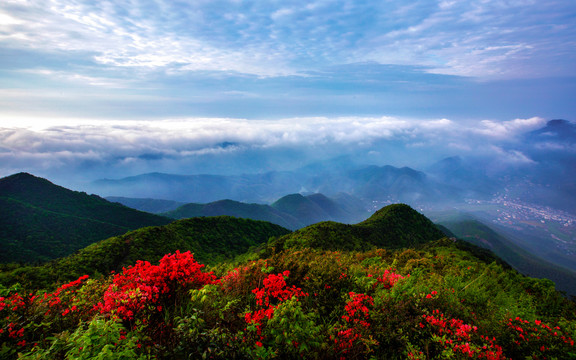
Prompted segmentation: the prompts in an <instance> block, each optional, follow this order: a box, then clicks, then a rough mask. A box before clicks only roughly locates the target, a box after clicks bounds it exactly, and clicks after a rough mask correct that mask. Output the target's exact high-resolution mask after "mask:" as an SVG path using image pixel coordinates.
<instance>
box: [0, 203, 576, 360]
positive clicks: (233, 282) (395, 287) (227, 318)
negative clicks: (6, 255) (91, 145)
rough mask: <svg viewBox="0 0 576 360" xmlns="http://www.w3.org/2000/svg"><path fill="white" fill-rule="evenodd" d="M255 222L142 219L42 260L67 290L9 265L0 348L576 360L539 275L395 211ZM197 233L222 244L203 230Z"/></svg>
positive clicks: (2, 292) (183, 355)
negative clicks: (157, 222) (148, 223)
mask: <svg viewBox="0 0 576 360" xmlns="http://www.w3.org/2000/svg"><path fill="white" fill-rule="evenodd" d="M226 224H228V225H226ZM266 224H267V223H263V222H255V221H249V220H241V219H235V218H230V217H222V218H219V217H217V218H198V219H194V220H190V221H186V220H183V221H179V222H176V223H174V224H171V225H168V226H161V227H149V228H144V229H141V230H138V231H134V232H131V233H128V234H126V235H124V236H121V237H115V238H111V239H107V240H104V241H101V242H98V243H96V244H94V245H92V246H90V247H88V248H86V249H84V250H82V251H80V252H79V253H77V254H74V255H71V256H69V257H67V258H64V259H62V260H59V261H56V262H53V263H51V264H50V263H49V264H46V265H45V266H53V268H54V269H56V268H59V269H60V270H59V271H66V269H68V270H69V271H71V272H74V271H76V272H75V273H73V275H74V276H73V279H71V281H69V280H66V282H64V283H62V282H60V283H57V282H58V281H61V275H57V276H55V277H53V278H51V279H48V278H46V279H44V281H43V282H40V283H37V284H36V285H34V284H33V282H29V283H27V284H26V283H25V282H18V283H14V282H13V281H12V282H10V283H11V285H6V284H8V282H9V281H10V279H11V277H12V279H14V278H13V276H22V274H20V275H18V272H17V269H13V270H11V271H5V272H4V273H3V276H4V277H3V279H2V283H3V284H4V286H2V287H0V329H1V332H0V343H1V344H2V348H1V350H0V357H2V358H17V357H18V358H21V359H47V358H50V359H152V358H159V359H196V358H220V359H234V358H235V359H253V358H259V359H269V358H299V357H306V358H318V359H333V358H342V359H359V358H365V359H368V358H379V359H446V358H453V359H468V358H477V359H524V358H531V359H544V358H547V359H554V358H556V359H567V358H574V357H576V351H575V350H574V340H573V339H574V338H575V336H576V334H575V333H576V318H575V317H576V312H575V310H576V308H575V307H574V303H573V302H571V301H569V300H568V299H567V298H565V297H564V296H563V295H562V294H561V293H559V292H557V291H556V290H555V289H554V284H553V283H552V282H551V281H549V280H541V279H533V278H528V277H525V276H523V275H521V274H520V273H518V272H517V271H515V270H514V269H512V268H511V267H509V266H508V265H507V264H506V263H504V262H503V261H502V260H500V259H498V258H496V257H495V256H494V255H492V254H491V253H490V252H489V251H487V250H484V249H481V248H478V247H476V246H474V245H471V244H469V243H465V242H463V241H460V240H457V239H455V238H450V237H446V236H445V234H444V233H443V232H442V231H440V229H438V228H437V227H436V226H435V225H434V224H432V223H431V222H430V221H429V220H428V219H426V218H425V217H423V216H422V215H421V214H419V213H418V212H416V211H414V210H413V209H411V208H410V207H408V206H406V205H391V206H388V207H385V208H383V209H382V210H381V211H378V212H377V213H376V214H374V215H373V216H372V217H371V218H370V219H368V220H366V221H364V222H362V223H359V224H357V225H344V224H338V223H332V222H327V223H321V224H316V225H312V226H310V227H307V228H304V229H301V230H299V231H297V232H294V233H288V231H286V230H284V229H282V228H280V227H277V226H275V225H273V226H272V227H270V226H269V225H266ZM226 226H228V227H226ZM194 227H196V229H197V230H198V229H201V230H202V231H192V230H189V229H191V228H192V229H193V228H194ZM209 229H213V230H214V231H215V232H216V233H218V232H219V235H218V236H217V237H218V238H219V239H221V240H220V242H218V241H215V240H214V239H213V238H203V237H202V234H203V233H209ZM247 231H252V233H250V234H249V233H248V232H247ZM273 232H277V233H276V234H275V235H272V234H271V233H273ZM226 234H228V235H226ZM264 237H266V238H265V239H264ZM241 239H244V240H241ZM347 239H349V241H347ZM166 243H171V244H172V245H173V246H174V247H177V248H178V249H174V248H171V249H169V247H164V245H165V244H166ZM235 243H238V244H242V246H238V247H235V248H234V247H233V244H235ZM172 245H170V246H172ZM212 245H213V246H212ZM229 248H232V249H233V250H231V251H230V252H228V250H227V249H229ZM118 249H122V250H121V251H120V252H118V251H119V250H118ZM147 249H154V252H153V253H152V252H151V253H147V251H148V250H147ZM206 249H217V250H214V252H212V251H211V250H210V251H208V250H206ZM218 249H219V250H218ZM190 250H191V251H190ZM162 251H166V253H165V254H163V255H159V254H160V253H161V252H162ZM120 253H121V254H122V255H121V256H119V255H118V254H120ZM196 253H197V254H196ZM104 254H109V256H104ZM115 254H116V255H115ZM223 254H227V256H224V255H223ZM200 259H201V260H202V261H199V260H200ZM203 262H208V263H210V266H205V265H203V264H202V263H203ZM66 264H67V265H66ZM82 266H84V268H82ZM39 269H40V268H36V271H37V272H41V271H40V270H39ZM78 269H81V270H82V271H85V272H86V274H82V275H79V274H80V273H81V272H82V271H80V272H77V270H78ZM105 269H110V270H113V271H108V272H107V271H106V270H105ZM46 273H47V274H48V273H50V272H49V271H47V272H46ZM77 275H78V276H77ZM20 279H21V280H25V279H26V276H22V277H21V278H20ZM38 284H40V285H38ZM40 288H42V289H40Z"/></svg>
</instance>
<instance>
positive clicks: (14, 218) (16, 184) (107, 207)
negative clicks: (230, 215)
mask: <svg viewBox="0 0 576 360" xmlns="http://www.w3.org/2000/svg"><path fill="white" fill-rule="evenodd" d="M0 211H1V213H0V214H1V216H0V240H1V241H0V263H5V262H28V263H30V262H32V263H34V262H43V261H48V260H52V259H56V258H60V257H63V256H66V255H69V254H71V253H73V252H74V251H76V250H79V249H82V248H84V247H85V246H88V245H90V244H92V243H93V242H95V241H98V240H102V239H105V238H107V237H110V236H115V235H121V234H124V233H125V232H127V231H129V230H135V229H139V228H141V227H144V226H151V225H166V224H168V223H170V222H171V221H172V220H171V219H168V218H165V217H162V216H158V215H153V214H149V213H145V212H142V211H137V210H134V209H130V208H128V207H126V206H123V205H120V204H115V203H111V202H109V201H106V200H105V199H103V198H101V197H99V196H96V195H88V194H86V193H82V192H78V191H71V190H68V189H66V188H64V187H61V186H58V185H55V184H53V183H51V182H50V181H48V180H46V179H42V178H39V177H36V176H34V175H31V174H27V173H19V174H14V175H11V176H8V177H5V178H2V179H0Z"/></svg>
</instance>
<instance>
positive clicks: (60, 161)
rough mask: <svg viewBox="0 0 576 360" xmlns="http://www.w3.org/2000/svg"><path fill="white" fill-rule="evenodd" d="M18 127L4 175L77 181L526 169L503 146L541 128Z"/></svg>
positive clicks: (344, 121)
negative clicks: (311, 166)
mask: <svg viewBox="0 0 576 360" xmlns="http://www.w3.org/2000/svg"><path fill="white" fill-rule="evenodd" d="M19 123H20V125H19V126H17V125H16V124H12V126H10V127H2V128H0V143H1V144H2V148H1V149H0V160H1V161H0V163H1V164H2V168H1V169H0V171H1V172H2V175H8V174H10V173H11V172H14V171H16V169H24V170H26V171H29V172H33V173H36V174H49V175H50V176H59V177H62V176H65V177H70V176H72V177H75V178H76V179H77V180H80V179H89V178H94V177H105V176H108V177H116V178H118V177H123V176H128V175H134V174H138V173H142V172H152V171H165V172H174V173H182V174H198V173H210V172H220V173H242V172H244V173H250V172H258V171H267V170H282V169H290V168H295V167H298V166H303V165H306V164H307V163H309V162H312V161H319V160H325V159H327V158H331V157H337V156H342V155H348V156H356V157H358V159H361V162H372V163H379V164H382V165H384V164H395V165H398V166H404V165H408V166H416V167H418V166H420V167H422V166H426V165H427V164H430V163H431V162H433V161H438V160H440V159H441V158H442V157H445V156H454V155H467V156H484V157H489V156H494V157H497V158H498V159H499V161H504V162H513V163H529V162H530V159H528V158H527V157H526V156H525V155H524V154H522V153H521V152H519V151H517V150H514V151H510V150H506V148H507V145H509V144H512V143H514V141H517V139H518V138H519V136H520V135H521V134H524V133H526V132H528V131H530V130H534V129H536V128H539V127H541V126H542V125H544V123H545V121H544V120H543V119H541V118H531V119H515V120H510V121H505V122H495V121H491V120H485V121H482V122H471V123H468V124H463V123H457V122H454V121H451V120H449V119H424V120H421V119H407V118H397V117H353V118H350V117H341V118H326V117H317V118H290V119H282V120H247V119H230V118H189V119H170V120H163V121H157V120H156V121H102V120H99V121H89V120H82V121H80V120H77V119H71V120H68V122H66V121H62V120H59V121H52V122H50V123H46V121H45V120H42V121H35V119H28V121H26V120H23V119H20V120H19ZM23 125H25V126H23ZM363 157H365V158H363ZM19 171H20V170H19Z"/></svg>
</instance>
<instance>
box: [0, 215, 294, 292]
mask: <svg viewBox="0 0 576 360" xmlns="http://www.w3.org/2000/svg"><path fill="white" fill-rule="evenodd" d="M288 232H289V230H286V229H284V228H282V227H280V226H278V225H274V224H271V223H267V222H263V221H254V220H248V219H237V218H233V217H226V216H222V217H203V218H191V219H185V220H179V221H175V222H173V223H170V224H168V225H165V226H153V227H146V228H141V229H138V230H135V231H131V232H128V233H126V234H124V235H121V236H115V237H111V238H108V239H105V240H102V241H99V242H96V243H94V244H92V245H89V246H88V247H86V248H84V249H82V250H80V251H78V252H77V253H75V254H73V255H70V256H68V257H65V258H62V259H59V260H56V261H53V262H51V263H48V264H45V265H42V266H27V267H19V268H17V269H15V270H13V271H4V272H3V273H0V283H3V284H5V285H10V284H14V283H16V282H19V283H21V284H30V285H31V286H33V287H48V286H50V285H51V284H53V283H56V282H63V281H69V280H72V279H76V278H78V277H79V276H81V275H85V274H88V275H90V276H95V275H101V274H108V273H110V271H120V270H122V267H124V266H128V265H131V264H134V263H136V261H138V260H143V259H145V260H147V261H151V262H156V261H158V260H159V259H160V258H161V257H162V256H164V255H165V254H167V253H171V252H174V251H176V250H181V251H192V252H193V253H194V254H195V257H196V259H197V260H198V261H201V262H202V263H204V264H211V265H213V264H216V263H219V262H222V261H225V260H230V259H232V258H234V257H235V256H237V255H240V254H244V253H246V252H247V251H248V250H249V249H250V248H252V247H256V246H259V245H262V244H264V243H266V242H267V241H268V240H269V239H270V238H272V237H277V236H282V235H285V234H287V233H288Z"/></svg>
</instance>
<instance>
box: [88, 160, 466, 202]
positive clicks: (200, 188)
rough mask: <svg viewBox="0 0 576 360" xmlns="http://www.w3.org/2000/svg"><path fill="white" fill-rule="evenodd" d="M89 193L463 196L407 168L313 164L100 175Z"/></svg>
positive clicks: (192, 197) (250, 197) (252, 198)
mask: <svg viewBox="0 0 576 360" xmlns="http://www.w3.org/2000/svg"><path fill="white" fill-rule="evenodd" d="M91 191H94V192H96V193H99V194H103V195H105V196H123V197H136V198H156V199H168V200H173V201H179V202H191V203H209V202H214V201H218V200H221V199H230V200H234V201H240V202H247V203H271V202H273V201H275V200H277V199H279V198H280V197H282V196H285V195H286V194H293V193H301V194H309V193H322V194H325V195H326V196H328V197H334V196H337V195H338V194H341V193H347V194H350V195H352V196H354V197H357V198H359V199H361V200H363V201H366V202H370V201H373V200H378V201H394V202H398V201H400V202H406V203H410V204H415V203H418V202H435V201H438V200H443V201H446V200H461V199H462V197H461V196H462V194H461V191H460V190H459V189H456V188H453V187H450V186H447V185H445V184H441V183H439V182H436V181H435V180H433V179H432V178H430V177H428V176H427V175H426V174H425V173H423V172H421V171H417V170H414V169H411V168H408V167H403V168H396V167H393V166H389V165H387V166H361V167H354V168H352V164H349V163H346V164H345V165H342V166H337V165H335V164H334V163H327V164H325V165H324V166H322V165H321V164H314V165H310V166H308V167H303V168H300V169H296V170H293V171H282V172H278V171H273V172H268V173H263V174H246V175H229V176H224V175H170V174H161V173H151V174H143V175H138V176H133V177H128V178H124V179H118V180H111V179H102V180H98V181H95V182H94V183H92V185H91Z"/></svg>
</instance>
